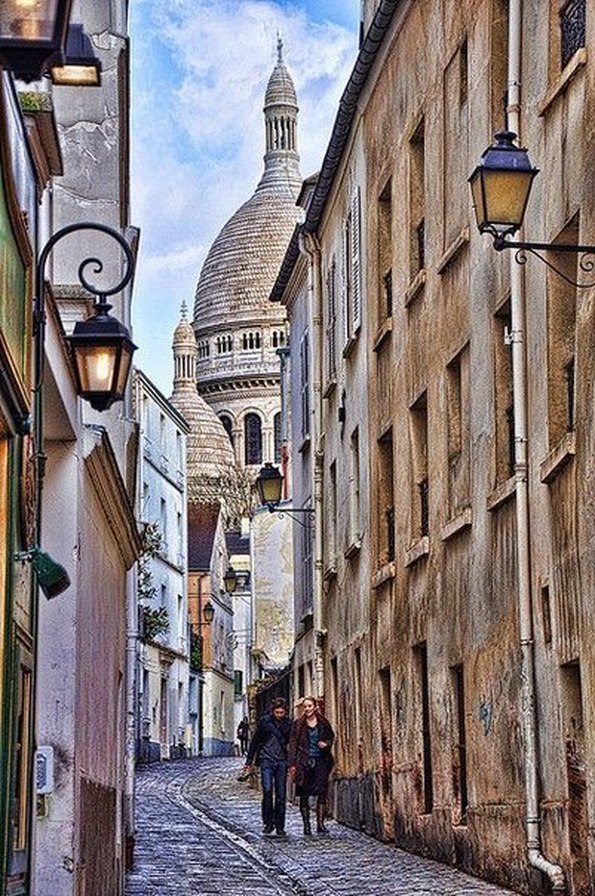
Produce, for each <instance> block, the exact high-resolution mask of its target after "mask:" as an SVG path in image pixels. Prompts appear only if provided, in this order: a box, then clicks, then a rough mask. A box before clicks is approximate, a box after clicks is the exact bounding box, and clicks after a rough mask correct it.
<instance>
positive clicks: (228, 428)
mask: <svg viewBox="0 0 595 896" xmlns="http://www.w3.org/2000/svg"><path fill="white" fill-rule="evenodd" d="M219 419H220V420H221V423H222V424H223V429H224V430H225V432H226V433H227V435H228V436H229V441H230V442H231V444H232V445H233V421H232V419H231V417H230V416H229V414H221V415H220V417H219Z"/></svg>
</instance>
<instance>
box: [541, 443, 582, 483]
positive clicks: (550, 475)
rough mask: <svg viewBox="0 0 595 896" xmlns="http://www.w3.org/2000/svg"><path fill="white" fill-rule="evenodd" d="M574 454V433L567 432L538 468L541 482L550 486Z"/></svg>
mask: <svg viewBox="0 0 595 896" xmlns="http://www.w3.org/2000/svg"><path fill="white" fill-rule="evenodd" d="M575 454H576V433H575V432H567V433H566V435H565V436H563V437H562V438H561V439H560V441H559V442H558V444H557V445H556V447H555V448H554V449H553V450H552V451H550V453H549V454H548V456H547V457H546V459H545V460H544V461H543V463H542V464H541V466H540V468H539V472H540V476H541V481H542V482H545V483H547V484H548V485H550V483H552V482H553V481H554V479H555V478H556V476H558V474H559V473H561V472H562V470H563V469H564V467H565V466H566V465H567V464H568V463H570V461H571V460H572V459H573V458H574V455H575Z"/></svg>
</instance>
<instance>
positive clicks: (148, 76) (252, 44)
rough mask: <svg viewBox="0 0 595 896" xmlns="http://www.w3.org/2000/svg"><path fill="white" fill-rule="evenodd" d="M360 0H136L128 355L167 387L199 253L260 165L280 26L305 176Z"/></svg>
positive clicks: (345, 64) (328, 113)
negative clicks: (136, 248) (133, 260)
mask: <svg viewBox="0 0 595 896" xmlns="http://www.w3.org/2000/svg"><path fill="white" fill-rule="evenodd" d="M359 6H360V3H359V0H294V2H288V0H135V2H133V3H132V4H131V11H132V12H131V14H132V18H131V29H130V30H131V39H132V47H133V91H132V208H133V213H132V221H133V223H134V224H135V225H136V226H139V227H140V228H141V243H140V256H139V263H138V268H137V275H136V280H135V287H134V301H133V326H134V339H135V342H136V343H137V345H139V347H140V348H139V351H138V352H137V355H136V357H135V361H136V363H137V365H138V366H139V367H141V368H142V370H143V371H144V372H145V373H146V374H147V375H148V376H149V377H151V379H153V381H154V382H155V383H156V385H157V386H158V387H159V388H160V389H161V391H162V392H164V393H165V394H166V395H169V394H170V393H171V384H172V377H173V363H172V353H171V339H172V333H173V330H174V327H175V326H176V324H177V322H178V320H179V316H180V307H181V304H182V301H184V300H185V301H186V303H187V305H188V308H189V310H190V312H192V306H193V303H194V291H195V288H196V282H197V279H198V275H199V273H200V268H201V265H202V262H203V261H204V258H205V254H206V252H207V251H208V249H209V246H210V244H211V243H212V242H213V240H214V238H215V237H216V235H217V233H218V232H219V230H220V229H221V227H222V226H223V224H224V223H225V222H226V220H227V219H228V218H229V217H230V215H231V214H232V213H233V212H234V211H235V210H236V209H237V208H238V206H239V205H241V203H242V202H244V201H245V200H246V199H248V198H249V197H250V196H251V195H252V193H253V191H254V189H255V187H256V184H257V182H258V180H259V178H260V175H261V173H262V169H263V160H262V157H263V153H264V126H263V120H264V119H263V114H262V104H263V98H264V91H265V88H266V84H267V81H268V78H269V75H270V73H271V71H272V69H273V66H274V64H275V61H276V43H277V34H280V35H281V37H282V39H283V42H284V50H283V55H284V59H285V62H286V64H287V66H288V68H289V70H290V71H291V74H292V76H293V79H294V82H295V85H296V89H297V93H298V101H299V105H300V113H299V120H298V127H299V130H298V150H299V152H300V156H301V165H300V167H301V171H302V175H303V176H304V177H305V176H307V175H309V174H312V173H313V172H315V171H317V170H318V169H319V167H320V163H321V161H322V157H323V155H324V151H325V149H326V146H327V143H328V138H329V136H330V131H331V127H332V123H333V121H334V117H335V114H336V110H337V105H338V101H339V97H340V95H341V93H342V91H343V88H344V87H345V84H346V82H347V78H348V77H349V73H350V71H351V68H352V66H353V63H354V61H355V55H356V52H357V27H358V19H359Z"/></svg>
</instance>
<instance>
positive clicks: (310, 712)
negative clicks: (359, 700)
mask: <svg viewBox="0 0 595 896" xmlns="http://www.w3.org/2000/svg"><path fill="white" fill-rule="evenodd" d="M303 709H304V712H303V714H302V716H301V717H300V718H299V719H296V720H295V722H294V723H293V725H292V727H291V735H290V738H289V775H290V777H291V780H292V781H293V782H294V783H295V792H296V795H297V796H298V797H299V799H300V812H301V815H302V819H303V822H304V834H306V835H307V836H310V835H311V834H312V826H311V824H310V797H311V796H315V797H316V831H317V832H318V833H326V830H327V829H326V827H325V825H324V819H325V817H326V805H327V794H328V779H329V776H330V773H331V769H332V767H333V765H334V759H333V755H332V752H331V749H332V746H333V741H334V739H335V733H334V731H333V729H332V728H331V725H330V722H328V721H327V719H325V718H324V716H323V715H322V713H321V712H320V710H319V709H318V706H317V704H316V700H315V699H314V697H304V701H303Z"/></svg>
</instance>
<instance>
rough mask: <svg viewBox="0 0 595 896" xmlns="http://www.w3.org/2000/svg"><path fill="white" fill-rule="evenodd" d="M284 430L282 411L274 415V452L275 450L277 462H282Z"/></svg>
mask: <svg viewBox="0 0 595 896" xmlns="http://www.w3.org/2000/svg"><path fill="white" fill-rule="evenodd" d="M282 435H283V434H282V432H281V413H278V414H275V416H274V417H273V440H274V452H275V463H276V464H280V463H281V446H282Z"/></svg>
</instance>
